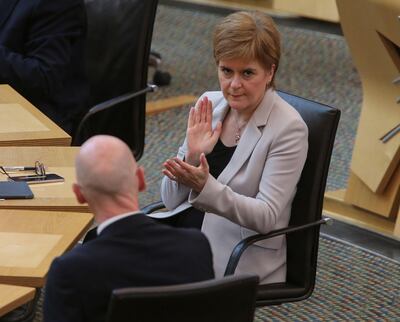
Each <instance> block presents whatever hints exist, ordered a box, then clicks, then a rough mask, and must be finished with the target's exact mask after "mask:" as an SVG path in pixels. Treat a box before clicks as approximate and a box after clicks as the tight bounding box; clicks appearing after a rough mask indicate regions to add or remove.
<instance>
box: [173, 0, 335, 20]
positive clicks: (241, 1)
mask: <svg viewBox="0 0 400 322" xmlns="http://www.w3.org/2000/svg"><path fill="white" fill-rule="evenodd" d="M180 2H188V3H196V4H202V5H208V6H214V7H222V8H230V9H237V10H265V11H267V12H270V13H271V14H277V15H284V14H285V13H291V14H295V15H299V16H304V17H309V18H315V19H320V20H326V21H332V22H338V21H339V15H338V11H337V8H336V3H335V0H296V1H295V0H273V1H272V0H180Z"/></svg>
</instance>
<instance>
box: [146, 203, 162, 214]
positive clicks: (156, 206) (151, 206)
mask: <svg viewBox="0 0 400 322" xmlns="http://www.w3.org/2000/svg"><path fill="white" fill-rule="evenodd" d="M163 208H165V205H164V203H163V202H162V201H156V202H153V203H151V204H149V205H147V206H144V207H143V208H142V209H141V210H142V212H143V213H144V214H145V215H148V214H151V213H153V212H155V211H156V210H160V209H163Z"/></svg>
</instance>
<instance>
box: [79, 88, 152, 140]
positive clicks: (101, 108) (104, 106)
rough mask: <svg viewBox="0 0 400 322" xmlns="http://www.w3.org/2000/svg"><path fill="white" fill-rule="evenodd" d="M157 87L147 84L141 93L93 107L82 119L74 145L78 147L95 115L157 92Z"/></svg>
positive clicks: (122, 96) (123, 96)
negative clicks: (82, 135) (87, 123)
mask: <svg viewBox="0 0 400 322" xmlns="http://www.w3.org/2000/svg"><path fill="white" fill-rule="evenodd" d="M157 88H158V87H157V85H153V84H147V87H146V88H144V89H141V90H140V91H137V92H133V93H127V94H123V95H121V96H118V97H114V98H112V99H109V100H107V101H105V102H102V103H100V104H97V105H95V106H93V107H92V108H91V109H90V110H89V111H88V112H87V113H86V114H85V116H84V117H83V118H82V120H81V121H80V122H79V125H78V128H77V130H76V132H75V136H74V139H73V142H72V145H78V144H77V143H78V141H77V140H78V139H79V137H80V135H81V132H82V129H83V125H84V124H85V123H86V121H87V120H88V119H89V118H90V117H91V116H93V115H94V114H97V113H98V112H101V111H104V110H106V109H108V108H111V107H113V106H115V105H118V104H120V103H123V102H126V101H129V100H131V99H132V98H135V97H138V96H140V95H143V94H146V93H148V92H155V91H156V90H157Z"/></svg>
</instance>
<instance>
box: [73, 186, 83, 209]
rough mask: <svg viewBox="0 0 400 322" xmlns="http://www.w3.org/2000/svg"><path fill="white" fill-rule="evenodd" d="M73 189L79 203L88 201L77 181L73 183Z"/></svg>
mask: <svg viewBox="0 0 400 322" xmlns="http://www.w3.org/2000/svg"><path fill="white" fill-rule="evenodd" d="M72 190H73V191H74V194H75V197H76V200H78V202H79V203H81V204H82V203H86V199H85V197H84V196H83V194H82V191H81V187H80V186H79V185H78V184H77V183H74V184H73V185H72Z"/></svg>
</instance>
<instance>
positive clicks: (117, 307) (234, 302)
mask: <svg viewBox="0 0 400 322" xmlns="http://www.w3.org/2000/svg"><path fill="white" fill-rule="evenodd" d="M258 281H259V279H258V277H257V276H255V275H238V276H228V277H224V278H222V279H213V280H209V281H203V282H197V283H190V284H182V285H173V286H159V287H132V288H125V289H119V290H114V291H113V293H112V296H111V300H110V305H109V310H108V317H107V322H122V321H137V322H159V321H162V322H252V321H253V318H254V310H255V297H256V291H257V285H258Z"/></svg>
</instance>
